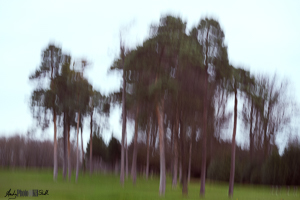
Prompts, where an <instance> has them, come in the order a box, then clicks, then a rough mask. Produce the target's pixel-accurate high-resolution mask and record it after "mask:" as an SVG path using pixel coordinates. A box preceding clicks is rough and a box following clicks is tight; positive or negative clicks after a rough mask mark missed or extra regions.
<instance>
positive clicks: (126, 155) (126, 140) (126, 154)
mask: <svg viewBox="0 0 300 200" xmlns="http://www.w3.org/2000/svg"><path fill="white" fill-rule="evenodd" d="M126 178H128V143H127V134H126Z"/></svg>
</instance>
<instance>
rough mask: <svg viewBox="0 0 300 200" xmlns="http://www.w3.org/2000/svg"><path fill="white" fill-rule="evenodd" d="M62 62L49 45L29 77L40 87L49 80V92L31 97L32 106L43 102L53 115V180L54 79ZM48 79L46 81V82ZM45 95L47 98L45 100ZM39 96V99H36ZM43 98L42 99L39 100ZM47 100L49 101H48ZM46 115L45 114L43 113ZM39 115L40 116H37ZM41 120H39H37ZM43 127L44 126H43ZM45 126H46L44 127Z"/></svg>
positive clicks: (60, 53)
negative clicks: (38, 82) (36, 81)
mask: <svg viewBox="0 0 300 200" xmlns="http://www.w3.org/2000/svg"><path fill="white" fill-rule="evenodd" d="M61 61H62V52H61V48H59V47H57V46H55V45H54V44H49V45H48V47H47V48H46V49H45V50H44V51H43V52H42V63H41V65H40V67H39V68H38V69H37V70H36V71H35V73H34V74H32V75H30V77H29V79H30V80H39V81H41V82H40V84H39V85H40V86H41V85H44V84H45V82H47V81H49V79H50V90H48V91H47V92H46V93H45V90H43V89H42V88H38V89H36V90H35V91H34V92H33V96H32V106H38V105H40V104H39V103H38V102H36V100H44V103H43V104H42V105H43V106H44V107H45V108H48V109H51V110H52V114H53V125H54V127H53V128H54V145H53V146H54V158H53V160H54V166H53V180H56V178H57V139H56V130H57V124H56V121H57V112H58V111H57V105H56V98H57V97H56V88H57V83H56V82H55V78H56V77H57V76H58V74H59V67H60V65H61ZM46 79H48V80H46ZM46 94H47V98H45V97H46V96H45V95H46ZM38 96H39V97H38ZM42 96H44V98H41V97H42ZM49 99H51V100H50V101H49ZM45 113H46V112H45ZM38 115H40V114H38ZM39 119H41V118H39ZM44 125H45V124H44ZM46 126H47V125H46Z"/></svg>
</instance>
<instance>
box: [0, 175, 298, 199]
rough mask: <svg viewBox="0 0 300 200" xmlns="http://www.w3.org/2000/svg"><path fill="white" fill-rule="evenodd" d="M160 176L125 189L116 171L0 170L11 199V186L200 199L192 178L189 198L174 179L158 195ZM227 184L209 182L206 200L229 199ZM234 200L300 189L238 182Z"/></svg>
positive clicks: (86, 195) (62, 194)
mask: <svg viewBox="0 0 300 200" xmlns="http://www.w3.org/2000/svg"><path fill="white" fill-rule="evenodd" d="M158 188H159V177H153V178H150V179H149V180H148V181H146V180H145V178H143V177H139V178H138V179H137V182H136V185H135V186H133V184H132V182H131V180H130V178H128V180H126V181H125V184H124V188H123V187H122V186H121V185H120V183H119V175H115V174H94V175H93V176H90V175H89V173H87V174H85V175H83V174H82V173H80V175H79V178H78V183H75V174H72V179H71V181H70V182H69V181H63V180H62V175H61V172H59V175H58V180H57V181H56V182H54V181H53V177H52V170H48V171H47V170H13V169H10V170H5V169H0V200H1V199H8V197H4V196H5V195H6V192H7V191H8V190H9V189H11V193H13V191H14V190H15V191H16V193H17V190H18V189H20V190H32V189H38V190H43V191H44V192H45V190H48V194H49V195H45V196H40V195H39V196H38V197H16V199H26V200H30V199H35V200H37V199H39V200H42V199H47V200H50V199H51V200H52V199H72V200H73V199H100V200H102V199H103V200H106V199H122V200H123V199H124V200H137V199H141V200H148V199H149V200H150V199H151V200H152V199H170V200H171V199H200V197H199V191H200V183H199V180H193V181H191V183H190V185H189V187H188V189H189V195H188V197H187V198H185V197H182V195H181V188H180V187H179V186H178V187H177V188H176V189H172V188H171V179H170V178H168V179H167V186H166V194H165V196H164V197H160V196H159V194H158ZM227 194H228V184H227V183H216V182H210V181H207V184H206V195H205V198H204V199H220V200H222V199H226V200H228V199H229V198H228V195H227ZM232 199H234V200H242V199H249V200H252V199H253V200H259V199H261V200H268V199H270V200H273V199H275V200H276V199H278V200H281V199H291V200H293V199H297V200H299V199H300V194H299V191H298V193H297V194H295V193H294V191H293V190H292V189H291V191H290V194H289V195H288V194H287V190H286V189H282V190H281V192H278V194H277V195H276V193H275V191H274V192H273V194H272V189H271V187H270V186H252V185H238V184H235V188H234V195H233V198H232Z"/></svg>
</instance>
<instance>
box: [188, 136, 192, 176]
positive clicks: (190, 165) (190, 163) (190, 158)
mask: <svg viewBox="0 0 300 200" xmlns="http://www.w3.org/2000/svg"><path fill="white" fill-rule="evenodd" d="M191 139H192V138H191ZM191 167H192V141H191V142H190V152H189V173H188V182H190V180H191Z"/></svg>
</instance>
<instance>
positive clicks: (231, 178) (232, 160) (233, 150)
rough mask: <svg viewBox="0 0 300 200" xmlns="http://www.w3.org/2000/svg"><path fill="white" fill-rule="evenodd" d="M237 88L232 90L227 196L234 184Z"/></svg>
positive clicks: (230, 194) (231, 193) (231, 192)
mask: <svg viewBox="0 0 300 200" xmlns="http://www.w3.org/2000/svg"><path fill="white" fill-rule="evenodd" d="M237 104H238V101H237V89H235V91H234V122H233V123H234V124H233V134H232V143H231V168H230V177H229V192H228V195H229V197H232V195H233V184H234V172H235V135H236V122H237Z"/></svg>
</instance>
